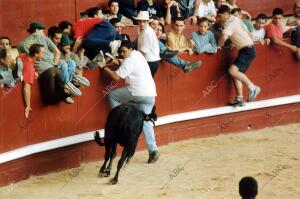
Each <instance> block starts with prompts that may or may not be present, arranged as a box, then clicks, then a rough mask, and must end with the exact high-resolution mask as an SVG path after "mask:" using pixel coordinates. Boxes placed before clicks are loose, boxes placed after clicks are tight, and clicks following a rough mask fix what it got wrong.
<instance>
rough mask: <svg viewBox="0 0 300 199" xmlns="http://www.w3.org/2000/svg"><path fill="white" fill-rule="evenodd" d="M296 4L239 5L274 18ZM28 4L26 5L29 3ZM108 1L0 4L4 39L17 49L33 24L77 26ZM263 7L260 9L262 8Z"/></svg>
mask: <svg viewBox="0 0 300 199" xmlns="http://www.w3.org/2000/svg"><path fill="white" fill-rule="evenodd" d="M295 1H296V0H276V1H274V0H264V1H261V0H252V1H248V0H239V1H238V5H240V7H241V8H242V9H244V10H246V11H249V12H250V14H251V15H252V16H253V17H256V16H257V14H259V13H266V14H268V16H271V13H272V10H273V8H275V7H281V8H282V9H283V10H284V12H285V14H286V15H289V14H291V13H292V7H293V3H294V2H295ZM25 2H26V3H25ZM107 2H108V0H98V1H95V0H84V1H83V0H64V1H57V0H43V1H42V2H41V1H40V0H26V1H20V0H0V13H1V18H0V35H7V36H9V37H10V38H11V40H12V44H13V45H17V44H18V43H19V42H20V41H22V40H23V39H24V38H26V37H27V35H28V34H27V32H26V29H27V28H28V25H29V24H30V23H31V22H33V21H40V22H42V23H44V24H45V25H46V27H50V26H53V25H57V24H58V23H59V22H60V21H62V20H68V21H70V22H72V23H73V22H75V21H76V20H78V19H79V14H80V12H83V11H85V10H86V9H87V8H89V7H93V6H100V7H101V8H103V9H105V8H106V5H107ZM258 5H259V6H258Z"/></svg>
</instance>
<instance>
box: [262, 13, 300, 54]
mask: <svg viewBox="0 0 300 199" xmlns="http://www.w3.org/2000/svg"><path fill="white" fill-rule="evenodd" d="M282 18H283V10H282V9H281V8H275V9H274V10H273V20H272V22H270V23H269V24H268V25H267V30H266V31H267V37H268V38H270V39H271V42H272V44H274V45H277V46H283V47H285V48H288V49H290V50H291V51H292V52H294V53H295V56H296V58H297V59H298V60H300V49H299V48H298V47H297V46H296V45H292V44H289V43H287V42H285V41H283V26H282V24H281V21H282Z"/></svg>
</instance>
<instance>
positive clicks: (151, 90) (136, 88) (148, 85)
mask: <svg viewBox="0 0 300 199" xmlns="http://www.w3.org/2000/svg"><path fill="white" fill-rule="evenodd" d="M116 73H117V74H118V75H119V76H120V77H121V78H122V79H125V82H126V85H127V88H128V90H129V91H130V92H131V94H132V95H133V96H156V87H155V82H154V80H153V78H152V76H151V71H150V68H149V66H148V63H147V61H146V59H145V58H144V56H143V55H142V54H141V53H140V52H138V51H136V50H133V51H132V53H131V54H130V55H129V57H127V58H126V59H124V62H123V63H122V65H121V66H120V67H119V68H118V70H117V71H116Z"/></svg>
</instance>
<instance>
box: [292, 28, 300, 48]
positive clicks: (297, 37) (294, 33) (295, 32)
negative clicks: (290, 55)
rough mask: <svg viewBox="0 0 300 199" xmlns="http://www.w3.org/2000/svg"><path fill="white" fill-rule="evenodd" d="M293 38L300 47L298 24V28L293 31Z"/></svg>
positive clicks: (293, 41)
mask: <svg viewBox="0 0 300 199" xmlns="http://www.w3.org/2000/svg"><path fill="white" fill-rule="evenodd" d="M291 38H292V43H293V44H294V45H295V46H297V47H298V48H300V26H298V27H297V28H296V30H295V31H294V32H292V35H291Z"/></svg>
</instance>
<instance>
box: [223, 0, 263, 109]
mask: <svg viewBox="0 0 300 199" xmlns="http://www.w3.org/2000/svg"><path fill="white" fill-rule="evenodd" d="M218 15H219V16H220V18H221V21H222V22H223V23H224V30H223V34H222V36H221V38H220V39H219V47H221V46H223V44H224V42H225V41H226V40H227V38H230V40H231V42H232V43H233V45H234V46H235V47H236V48H237V49H238V50H239V53H238V57H237V58H236V60H235V61H234V63H233V64H232V65H231V66H230V67H229V70H228V72H229V74H230V75H231V77H232V78H233V81H234V85H235V89H236V93H237V96H236V98H235V100H234V101H232V102H230V105H231V106H234V107H236V106H244V101H243V83H244V84H246V85H247V87H248V89H249V92H248V101H253V100H254V99H255V98H256V96H257V95H258V94H259V93H260V90H261V89H260V87H258V86H256V85H254V84H253V83H252V82H251V80H250V79H249V78H248V77H247V76H246V74H245V72H246V71H247V69H248V68H249V66H250V64H251V63H252V61H253V60H254V59H255V57H256V52H255V48H254V47H253V40H252V38H251V36H250V33H249V32H248V29H247V27H246V26H245V25H244V23H243V22H242V21H241V19H239V18H237V17H235V16H233V15H231V14H230V8H229V7H228V6H226V5H224V6H222V7H221V8H220V9H219V10H218Z"/></svg>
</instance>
